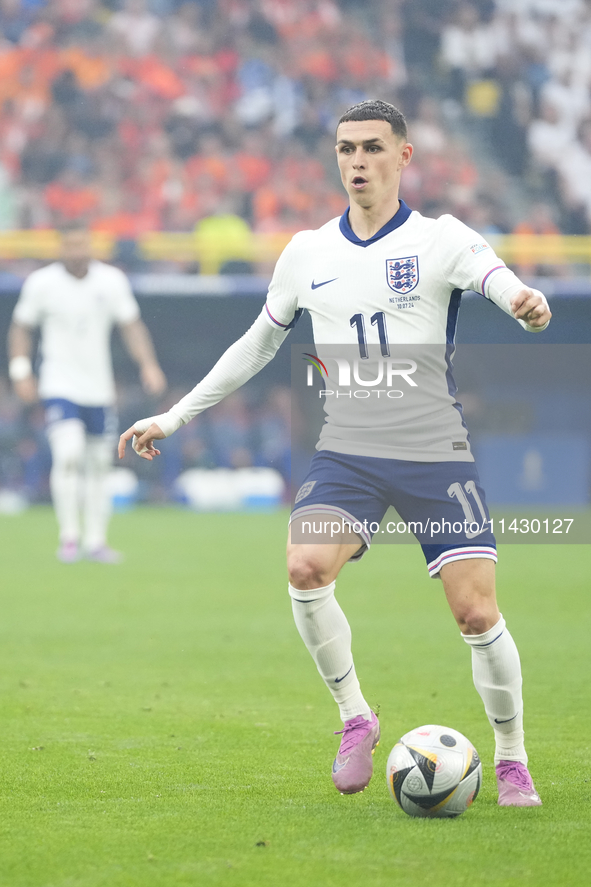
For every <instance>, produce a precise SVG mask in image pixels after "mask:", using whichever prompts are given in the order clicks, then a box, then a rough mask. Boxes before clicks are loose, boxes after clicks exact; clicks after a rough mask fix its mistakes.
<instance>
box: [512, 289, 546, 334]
mask: <svg viewBox="0 0 591 887" xmlns="http://www.w3.org/2000/svg"><path fill="white" fill-rule="evenodd" d="M511 310H512V312H513V316H514V317H515V319H516V320H523V321H525V323H527V324H528V326H531V327H534V328H539V327H543V326H546V324H547V323H548V321H549V320H550V318H551V317H552V312H551V311H550V308H549V307H548V302H547V301H546V297H545V295H544V294H543V293H541V292H540V290H534V289H530V288H529V287H524V288H523V289H522V290H519V292H518V293H516V294H515V295H514V296H513V298H512V299H511Z"/></svg>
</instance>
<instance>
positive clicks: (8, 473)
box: [0, 376, 291, 510]
mask: <svg viewBox="0 0 591 887" xmlns="http://www.w3.org/2000/svg"><path fill="white" fill-rule="evenodd" d="M185 393H186V392H185V390H184V389H183V390H174V391H170V392H169V394H168V397H167V400H166V402H165V403H163V404H161V405H160V406H159V407H158V409H160V408H162V409H167V408H168V407H169V406H170V404H172V403H174V402H176V401H177V400H178V399H179V398H180V397H181V396H182V395H183V394H185ZM118 410H119V424H120V427H121V428H127V427H128V426H129V425H131V424H132V423H133V422H134V421H135V420H136V419H137V416H138V415H139V414H140V413H142V415H143V413H144V412H145V413H150V412H152V411H153V410H154V404H153V403H150V402H146V396H145V395H144V394H143V393H142V391H141V389H140V388H139V387H138V386H137V385H133V384H125V385H121V386H120V387H119V390H118ZM142 411H143V412H142ZM290 428H291V398H290V392H289V389H288V388H286V387H285V386H282V385H270V386H269V385H266V386H260V385H257V384H256V381H255V382H253V383H250V384H249V385H247V386H245V387H244V388H242V389H240V391H237V392H235V393H234V394H232V395H231V396H230V397H227V398H226V399H225V400H224V401H223V402H222V403H220V404H218V405H217V406H215V407H212V408H211V409H210V410H207V412H206V413H204V414H203V415H202V416H197V418H196V419H194V420H193V421H192V422H190V423H189V424H188V425H185V426H184V427H183V428H181V429H180V430H179V431H178V432H177V434H175V435H173V436H172V437H171V438H170V440H167V441H164V442H163V444H162V452H163V453H164V455H165V457H166V458H163V459H159V460H156V462H155V463H154V464H152V463H148V462H145V461H144V460H142V459H138V457H137V456H136V455H135V454H134V453H133V452H131V451H130V450H129V451H128V453H127V455H126V457H125V460H124V461H123V462H122V463H118V464H120V465H123V466H124V467H127V468H130V469H131V470H132V471H134V473H135V474H137V475H138V477H139V481H140V496H141V498H142V499H143V500H146V501H152V502H158V501H167V500H170V499H172V498H174V495H175V492H174V490H175V488H174V482H175V480H176V479H177V477H178V476H179V475H180V474H181V473H182V472H183V471H186V470H187V469H190V468H207V469H211V468H250V467H255V468H258V467H265V468H274V469H275V470H276V471H278V472H279V473H280V474H281V476H282V477H283V478H284V480H285V482H286V489H288V490H289V480H290V468H291V462H290ZM114 452H115V450H114V448H113V453H114ZM50 467H51V455H50V452H49V447H48V444H47V438H46V435H45V423H44V419H43V408H42V406H41V405H40V404H37V405H35V406H33V407H29V408H27V409H23V407H22V404H21V403H20V401H18V400H17V399H16V397H15V396H14V395H13V394H12V393H11V391H10V389H9V385H8V380H7V379H5V378H3V377H2V376H0V491H1V490H2V489H4V490H16V491H19V493H20V494H22V495H24V497H25V498H26V500H27V501H28V502H45V501H49V469H50ZM0 510H1V507H0Z"/></svg>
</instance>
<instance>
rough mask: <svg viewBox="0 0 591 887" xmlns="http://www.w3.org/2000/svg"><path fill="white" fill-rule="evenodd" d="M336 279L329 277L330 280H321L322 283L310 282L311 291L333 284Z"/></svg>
mask: <svg viewBox="0 0 591 887" xmlns="http://www.w3.org/2000/svg"><path fill="white" fill-rule="evenodd" d="M338 279H339V278H338V277H331V279H330V280H323V281H322V283H314V281H312V289H313V290H317V289H318V287H319V286H326V284H327V283H333V282H334V281H335V280H338Z"/></svg>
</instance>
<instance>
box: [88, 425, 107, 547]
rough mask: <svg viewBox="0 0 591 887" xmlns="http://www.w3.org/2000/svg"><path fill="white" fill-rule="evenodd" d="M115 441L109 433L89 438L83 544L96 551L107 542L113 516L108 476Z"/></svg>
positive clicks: (89, 436)
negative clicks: (109, 524) (109, 525)
mask: <svg viewBox="0 0 591 887" xmlns="http://www.w3.org/2000/svg"><path fill="white" fill-rule="evenodd" d="M113 446H114V441H113V438H112V437H111V436H110V435H100V436H99V435H88V437H87V438H86V466H85V468H86V471H85V475H84V548H85V550H86V551H96V550H97V549H98V548H101V547H102V546H103V545H105V544H106V541H107V526H108V523H109V518H110V516H111V500H110V497H109V491H108V489H107V478H108V476H109V471H110V469H111V463H112V459H113Z"/></svg>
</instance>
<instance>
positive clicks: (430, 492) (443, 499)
mask: <svg viewBox="0 0 591 887" xmlns="http://www.w3.org/2000/svg"><path fill="white" fill-rule="evenodd" d="M390 505H392V506H393V507H394V508H395V509H396V511H397V512H398V514H399V515H400V517H401V519H402V521H403V523H404V524H406V525H407V526H408V529H409V530H410V532H412V533H414V535H415V536H416V537H417V539H418V541H419V542H420V544H421V548H422V549H423V554H424V555H425V559H426V561H427V568H428V570H429V575H430V576H432V577H436V576H438V574H439V571H440V569H441V567H442V566H443V565H444V564H446V563H450V562H451V561H455V560H464V559H467V558H474V557H483V558H489V559H490V560H493V561H496V559H497V549H496V542H495V537H494V535H493V533H492V531H491V529H490V523H489V522H488V521H489V520H490V515H489V512H488V508H487V505H486V501H485V496H484V490H483V489H482V487H481V486H480V479H479V477H478V472H477V470H476V466H475V464H474V462H407V461H404V460H401V459H380V458H376V457H374V456H350V455H346V454H344V453H333V452H332V451H330V450H320V451H319V452H317V453H315V455H314V456H313V457H312V461H311V463H310V470H309V472H308V474H307V476H306V479H305V481H304V483H303V484H302V486H301V487H300V489H299V491H298V494H297V496H296V498H295V504H294V508H293V511H292V513H291V520H292V521H293V520H294V519H295V518H301V517H310V522H311V524H312V528H311V532H312V535H311V536H310V538H309V539H308V538H307V537H306V539H305V541H310V542H313V541H314V538H313V534H314V533H315V532H319V530H318V529H317V527H318V525H316V529H315V528H314V525H313V520H314V516H316V519H318V516H319V515H321V514H326V515H328V516H333V515H334V519H335V521H341V522H342V521H345V522H346V525H347V528H348V527H349V526H350V527H351V528H352V529H353V531H354V532H355V533H357V534H358V535H359V536H360V537H361V539H362V541H363V545H362V546H361V548H360V549H359V551H358V552H356V554H355V555H354V556H353V557H352V558H351V560H358V559H359V558H360V557H362V556H363V554H364V553H365V552H366V551H367V549H368V548H369V546H370V544H371V540H372V537H373V535H374V534H375V533H376V532H378V530H379V525H380V523H381V521H382V518H383V517H384V515H385V514H386V511H387V510H388V507H389V506H390ZM386 527H389V524H387V525H386ZM382 530H383V531H384V533H387V532H388V530H387V529H384V528H382ZM382 530H380V533H381V532H382ZM308 532H310V530H308ZM394 532H396V530H394ZM384 538H385V537H384ZM297 541H300V540H299V539H298V540H297ZM302 541H304V540H303V539H302Z"/></svg>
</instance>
